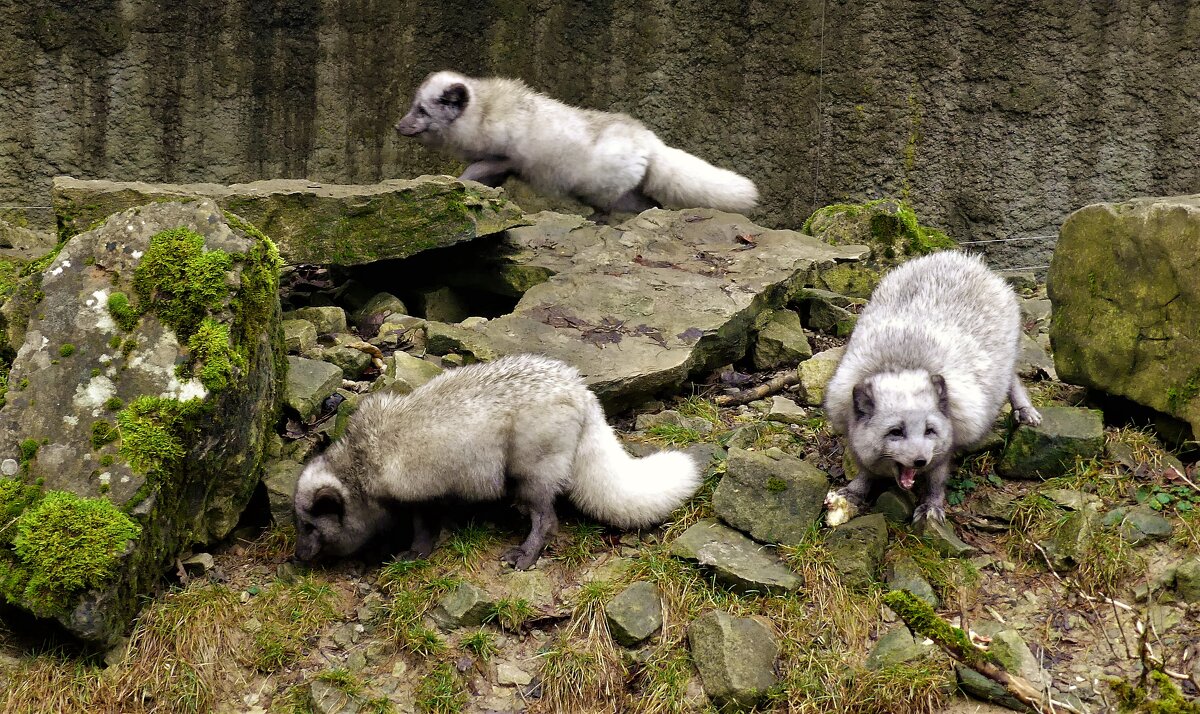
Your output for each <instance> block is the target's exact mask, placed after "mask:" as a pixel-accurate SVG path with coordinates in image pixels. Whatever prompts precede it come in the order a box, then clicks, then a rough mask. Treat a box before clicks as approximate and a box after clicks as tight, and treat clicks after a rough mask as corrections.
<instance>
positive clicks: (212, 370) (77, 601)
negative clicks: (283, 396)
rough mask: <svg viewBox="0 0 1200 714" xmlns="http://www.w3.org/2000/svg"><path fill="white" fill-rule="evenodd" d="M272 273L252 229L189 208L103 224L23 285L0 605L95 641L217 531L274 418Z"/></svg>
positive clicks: (221, 531)
mask: <svg viewBox="0 0 1200 714" xmlns="http://www.w3.org/2000/svg"><path fill="white" fill-rule="evenodd" d="M278 270H279V257H278V253H277V252H276V250H275V247H274V245H273V244H272V243H271V242H270V241H269V240H268V239H267V238H266V237H265V236H263V235H262V234H261V233H260V232H259V231H258V230H257V229H255V228H254V227H253V226H251V225H250V224H248V223H246V222H244V221H242V220H241V219H240V218H238V217H237V216H234V215H232V214H226V213H223V212H222V211H221V209H220V208H219V207H218V206H217V205H216V204H215V203H213V202H212V201H207V200H195V201H189V202H185V203H159V204H154V205H150V206H143V207H138V208H133V209H130V210H128V211H125V212H123V213H121V214H118V215H115V216H113V217H111V218H110V219H109V220H108V221H106V222H105V223H104V224H103V225H102V226H100V227H98V228H96V229H95V230H92V231H88V232H85V233H81V234H79V235H76V236H75V237H73V238H72V239H70V240H69V241H68V242H67V243H65V244H64V245H63V246H62V248H61V250H60V251H59V252H58V253H57V255H56V256H54V257H52V259H51V260H50V261H48V263H47V264H46V265H45V266H44V270H42V271H41V272H39V273H37V274H31V275H29V276H28V277H27V278H25V279H23V280H22V282H21V284H20V285H19V286H18V290H17V292H18V293H21V291H25V294H26V295H27V297H28V301H27V307H28V309H27V310H26V312H25V316H26V317H25V324H24V326H23V328H22V329H21V330H20V332H19V333H15V334H14V335H10V337H16V335H17V334H19V336H20V343H19V348H18V350H17V353H16V356H15V358H14V360H13V363H12V371H11V374H10V378H12V379H14V380H17V381H18V382H19V384H20V385H21V387H22V388H20V389H16V390H13V391H10V392H9V394H8V398H7V402H6V404H5V405H4V407H3V409H2V410H0V459H2V458H12V459H14V460H16V461H17V462H18V463H19V464H20V468H19V473H18V474H16V477H17V480H11V481H6V482H4V483H3V484H2V485H0V511H2V512H3V514H8V515H9V516H10V518H14V519H15V520H14V521H13V522H14V523H15V526H14V527H13V529H9V530H4V531H0V595H2V596H3V597H4V598H5V599H6V600H8V601H9V602H10V603H13V604H15V605H17V606H20V607H23V608H25V609H28V610H30V611H31V612H33V613H35V614H37V615H39V616H52V617H55V618H57V619H58V620H59V621H61V622H62V623H63V624H64V625H65V626H66V627H67V629H68V630H69V631H71V632H73V633H74V634H76V635H78V636H79V637H81V638H83V639H86V640H91V641H94V642H97V643H101V644H102V643H107V642H110V641H112V640H113V639H114V638H115V637H117V636H119V635H120V633H121V632H122V631H123V630H124V629H125V628H126V627H127V626H128V625H129V623H130V620H131V618H132V616H133V614H134V613H135V612H136V611H137V608H138V606H139V604H140V602H141V596H142V594H144V593H145V592H146V591H148V590H149V589H150V588H151V587H152V585H153V584H154V583H155V582H156V581H157V579H158V577H159V575H160V573H161V569H162V567H163V566H164V565H165V564H166V563H168V562H169V561H170V560H171V559H172V558H173V557H174V556H175V555H176V554H177V553H178V552H179V551H180V550H181V549H182V548H184V547H187V546H189V545H191V544H194V543H208V542H211V541H213V540H215V539H218V538H221V537H223V536H225V535H226V534H227V533H228V532H229V531H230V530H231V529H232V528H233V526H234V525H235V524H236V522H237V519H238V516H239V515H240V514H241V511H242V509H243V508H244V507H245V504H246V502H247V501H248V500H249V497H250V493H251V492H252V490H253V487H254V485H255V483H256V482H257V479H258V476H259V472H260V462H261V459H262V454H263V448H264V442H265V440H266V437H267V435H268V434H269V433H270V429H271V426H272V425H273V423H274V420H275V418H276V415H277V408H276V403H277V398H278V395H279V394H280V392H281V380H282V377H283V372H284V369H285V362H284V361H283V351H282V335H281V333H280V330H279V298H278ZM30 286H35V287H32V288H31V287H30ZM114 296H120V297H118V298H116V299H115V300H114ZM114 307H115V309H114ZM66 551H70V552H66Z"/></svg>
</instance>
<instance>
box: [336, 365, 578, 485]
mask: <svg viewBox="0 0 1200 714" xmlns="http://www.w3.org/2000/svg"><path fill="white" fill-rule="evenodd" d="M551 407H559V408H560V409H562V410H563V411H565V413H567V414H573V415H576V416H575V418H574V420H573V422H572V424H570V425H564V427H565V428H567V429H570V428H572V427H573V428H574V429H576V430H581V429H582V425H583V420H584V417H585V415H586V414H587V413H588V410H590V409H594V410H599V405H598V403H597V401H596V398H595V395H593V394H592V393H591V392H590V391H589V390H588V389H587V386H586V384H585V383H584V381H583V378H582V377H581V376H580V375H579V372H578V371H577V370H575V369H574V368H573V367H570V366H568V365H566V364H564V363H562V362H559V361H558V360H553V359H548V358H545V357H540V356H537V355H530V354H525V355H516V356H509V357H501V358H499V359H497V360H494V361H492V362H487V363H482V364H475V365H467V366H465V367H460V368H458V369H454V370H451V371H448V372H445V373H444V374H441V375H439V376H437V377H435V378H434V379H432V380H431V381H429V382H428V383H426V384H425V385H423V386H422V387H421V388H420V389H419V391H418V392H415V393H414V394H412V395H403V396H401V395H396V394H391V393H386V392H385V393H379V394H373V395H370V396H368V397H366V398H365V399H363V401H362V404H361V405H360V406H359V408H358V410H357V411H355V412H354V414H353V415H352V416H351V417H350V424H349V426H348V428H347V430H346V434H345V436H344V437H343V438H342V439H340V440H339V441H337V442H336V443H334V444H333V445H331V446H330V447H329V449H328V450H326V452H325V458H326V460H327V461H328V463H329V464H330V467H331V469H332V470H333V471H334V472H335V473H337V474H339V476H340V478H341V481H342V482H343V483H344V484H345V485H346V486H347V488H349V489H350V490H351V492H353V493H358V494H365V495H368V496H372V497H383V498H396V499H399V500H405V501H416V500H422V499H425V498H432V497H438V496H443V495H458V496H462V497H466V498H469V499H475V498H477V499H488V498H496V497H498V496H499V495H500V494H499V489H500V487H501V485H502V480H503V475H504V469H505V466H506V464H505V463H504V460H503V458H502V457H501V456H500V454H503V453H505V452H506V448H507V445H508V444H509V443H510V441H511V439H512V429H513V428H515V424H514V421H516V420H517V419H518V417H519V416H521V415H524V416H529V415H532V414H537V413H546V411H547V410H548V409H550V408H551ZM563 438H566V439H575V440H577V439H578V436H577V434H574V433H571V434H569V435H568V434H563Z"/></svg>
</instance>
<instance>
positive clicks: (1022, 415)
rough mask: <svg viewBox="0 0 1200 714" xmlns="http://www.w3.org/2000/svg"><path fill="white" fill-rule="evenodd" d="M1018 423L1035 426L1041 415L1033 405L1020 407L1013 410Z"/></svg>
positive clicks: (1040, 420) (1040, 421)
mask: <svg viewBox="0 0 1200 714" xmlns="http://www.w3.org/2000/svg"><path fill="white" fill-rule="evenodd" d="M1014 415H1015V416H1016V418H1017V423H1018V424H1024V425H1026V426H1037V425H1038V424H1041V423H1042V415H1041V414H1040V413H1039V412H1038V410H1037V409H1034V408H1033V407H1021V408H1020V409H1017V410H1016V411H1015V412H1014Z"/></svg>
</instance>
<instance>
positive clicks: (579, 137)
mask: <svg viewBox="0 0 1200 714" xmlns="http://www.w3.org/2000/svg"><path fill="white" fill-rule="evenodd" d="M396 130H397V131H399V132H400V133H401V134H403V135H404V136H412V137H416V138H417V139H419V140H420V141H422V142H424V143H425V144H427V145H429V146H432V147H434V148H444V149H447V150H449V151H451V152H453V153H455V154H457V155H459V156H460V157H461V158H462V159H464V160H465V161H468V162H470V165H469V166H467V169H466V170H465V171H464V172H463V174H462V176H460V177H459V178H460V179H463V180H467V179H469V180H472V181H479V182H480V183H484V184H487V185H489V186H499V185H500V184H502V183H504V181H505V180H506V179H507V178H508V177H509V176H513V175H515V176H517V177H519V178H521V179H522V180H524V181H526V182H528V183H529V184H531V185H532V186H534V187H535V188H537V189H538V190H540V191H545V192H547V193H551V194H559V195H561V194H568V195H571V196H574V197H575V198H578V199H579V200H581V201H583V202H584V203H586V204H588V205H589V206H591V207H592V208H594V209H596V211H597V212H598V213H600V214H603V215H607V214H608V213H610V212H613V211H622V212H633V213H638V212H641V211H644V210H646V209H647V208H656V207H666V208H702V207H704V208H716V209H718V210H722V211H733V212H744V211H747V210H749V209H751V208H753V207H754V206H755V205H756V204H757V203H758V190H757V189H756V188H755V186H754V183H753V182H752V181H750V180H749V179H747V178H745V177H744V176H740V175H738V174H736V173H734V172H732V171H728V170H726V169H721V168H717V167H716V166H713V165H712V164H710V163H708V162H707V161H704V160H703V159H700V158H697V157H695V156H692V155H691V154H689V153H687V152H685V151H681V150H679V149H673V148H671V147H669V146H667V145H666V144H664V143H663V142H662V140H660V139H659V138H658V136H656V135H655V134H654V132H652V131H650V130H649V129H647V128H646V127H645V126H643V125H642V123H641V122H639V121H637V120H636V119H634V118H632V117H630V116H627V115H625V114H615V113H612V112H601V111H596V110H592V109H580V108H577V107H572V106H569V105H567V104H563V103H562V102H559V101H557V100H555V99H551V98H550V97H547V96H545V95H543V94H539V93H537V92H535V91H533V90H532V89H530V88H529V87H528V86H526V85H525V84H524V83H523V82H521V81H519V80H515V79H503V78H498V77H493V78H486V79H473V78H471V77H465V76H463V75H461V74H458V73H456V72H449V71H443V72H435V73H434V74H431V75H429V77H427V78H426V79H425V81H424V82H423V83H422V84H421V86H420V88H418V89H417V93H416V97H415V98H414V99H413V103H412V108H411V109H409V111H408V113H407V114H405V115H404V118H402V119H401V120H400V121H399V123H397V124H396Z"/></svg>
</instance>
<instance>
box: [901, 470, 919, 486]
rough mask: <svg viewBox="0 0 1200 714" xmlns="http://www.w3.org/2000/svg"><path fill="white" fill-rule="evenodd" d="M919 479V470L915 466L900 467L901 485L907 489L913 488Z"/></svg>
mask: <svg viewBox="0 0 1200 714" xmlns="http://www.w3.org/2000/svg"><path fill="white" fill-rule="evenodd" d="M916 480H917V470H916V469H914V468H903V469H900V485H901V486H903V487H904V488H906V489H910V490H911V489H912V487H913V484H914V483H916Z"/></svg>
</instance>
